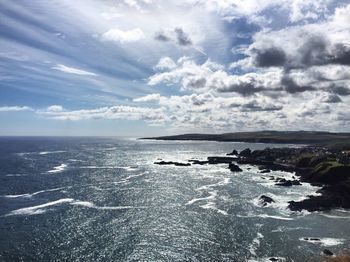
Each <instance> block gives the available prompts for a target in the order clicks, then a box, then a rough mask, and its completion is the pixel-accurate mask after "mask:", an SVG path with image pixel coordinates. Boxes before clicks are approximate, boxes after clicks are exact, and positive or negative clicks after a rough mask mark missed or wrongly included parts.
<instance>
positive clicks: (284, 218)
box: [257, 214, 294, 220]
mask: <svg viewBox="0 0 350 262" xmlns="http://www.w3.org/2000/svg"><path fill="white" fill-rule="evenodd" d="M257 217H261V218H272V219H278V220H294V218H291V217H282V216H271V215H267V214H259V215H257Z"/></svg>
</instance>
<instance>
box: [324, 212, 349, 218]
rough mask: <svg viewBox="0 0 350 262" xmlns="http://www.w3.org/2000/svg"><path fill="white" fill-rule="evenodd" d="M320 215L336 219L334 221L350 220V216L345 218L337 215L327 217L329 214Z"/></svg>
mask: <svg viewBox="0 0 350 262" xmlns="http://www.w3.org/2000/svg"><path fill="white" fill-rule="evenodd" d="M319 215H321V216H324V217H328V218H334V219H350V216H348V217H345V216H336V215H327V214H322V213H320V214H319Z"/></svg>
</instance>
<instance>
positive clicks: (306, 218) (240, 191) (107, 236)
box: [0, 137, 350, 262]
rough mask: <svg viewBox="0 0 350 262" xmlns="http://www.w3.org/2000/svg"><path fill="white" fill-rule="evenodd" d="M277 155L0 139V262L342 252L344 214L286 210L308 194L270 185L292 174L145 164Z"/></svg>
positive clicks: (195, 144) (98, 141) (123, 141)
mask: <svg viewBox="0 0 350 262" xmlns="http://www.w3.org/2000/svg"><path fill="white" fill-rule="evenodd" d="M281 146H290V147H295V145H276V144H258V143H257V144H251V143H222V142H221V143H220V142H207V141H153V140H138V139H135V138H116V137H103V138H96V137H1V138H0V261H11V262H12V261H273V259H275V260H274V261H321V260H322V259H324V255H322V251H323V250H324V249H329V250H331V251H332V252H334V253H340V252H342V251H344V250H349V248H350V212H349V211H347V210H333V211H329V212H313V213H310V212H306V211H303V212H292V211H290V210H289V209H288V208H287V206H288V201H291V200H302V199H305V198H306V197H307V196H308V195H317V192H316V191H317V190H318V189H319V188H318V187H314V186H311V185H310V184H308V183H302V185H301V186H292V187H279V186H276V185H274V182H273V181H272V180H270V176H274V177H281V178H282V177H283V178H291V177H292V176H293V175H294V174H292V173H286V172H280V171H272V172H271V173H265V174H262V173H260V172H259V170H258V168H257V167H256V166H250V165H240V167H241V168H242V169H243V172H239V173H233V172H231V171H230V170H229V169H228V166H227V164H218V165H191V166H160V165H155V164H154V162H155V161H159V160H164V161H178V162H187V160H189V159H199V160H205V159H206V158H207V157H208V156H225V155H226V153H229V152H231V151H232V150H233V149H236V150H238V151H240V150H243V149H245V148H251V149H252V150H255V149H263V148H265V147H281ZM261 195H266V196H270V197H272V198H273V199H274V201H275V202H274V203H272V204H269V205H267V206H263V205H262V203H261V202H260V201H259V197H260V196H261Z"/></svg>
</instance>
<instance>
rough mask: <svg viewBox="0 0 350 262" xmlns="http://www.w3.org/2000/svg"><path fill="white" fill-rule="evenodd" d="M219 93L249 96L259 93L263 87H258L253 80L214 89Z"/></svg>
mask: <svg viewBox="0 0 350 262" xmlns="http://www.w3.org/2000/svg"><path fill="white" fill-rule="evenodd" d="M216 90H217V91H218V92H220V93H230V92H235V93H238V94H240V95H242V96H250V95H253V94H255V93H258V92H261V91H263V90H264V88H263V87H261V86H258V85H257V84H256V83H255V82H254V80H251V82H242V83H238V84H232V85H229V86H223V87H219V88H217V89H216Z"/></svg>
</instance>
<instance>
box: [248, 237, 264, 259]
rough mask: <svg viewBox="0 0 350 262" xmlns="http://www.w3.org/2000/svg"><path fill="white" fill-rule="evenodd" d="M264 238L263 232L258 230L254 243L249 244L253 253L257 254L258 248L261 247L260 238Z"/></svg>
mask: <svg viewBox="0 0 350 262" xmlns="http://www.w3.org/2000/svg"><path fill="white" fill-rule="evenodd" d="M263 238H264V236H263V234H261V233H260V232H258V233H257V235H256V237H255V238H254V239H253V241H252V243H251V244H250V246H249V252H250V254H251V255H253V256H256V250H257V249H258V248H259V247H260V240H261V239H263Z"/></svg>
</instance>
